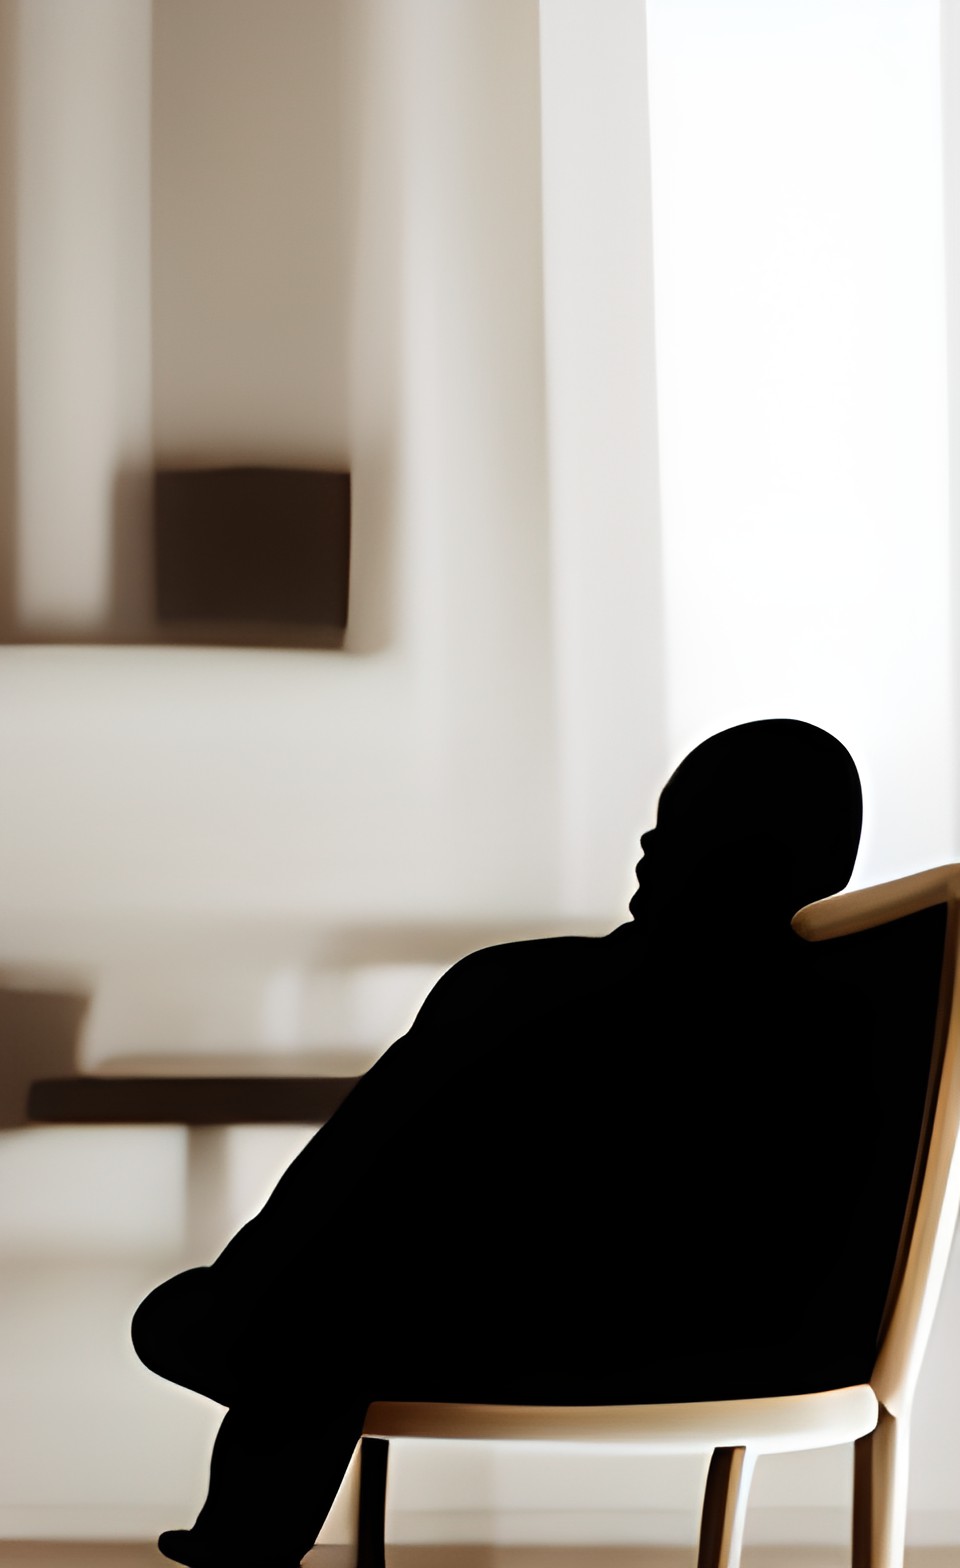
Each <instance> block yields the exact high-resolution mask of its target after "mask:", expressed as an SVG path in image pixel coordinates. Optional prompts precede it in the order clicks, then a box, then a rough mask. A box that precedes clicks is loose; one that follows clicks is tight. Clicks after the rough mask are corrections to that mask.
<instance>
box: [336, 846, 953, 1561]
mask: <svg viewBox="0 0 960 1568" xmlns="http://www.w3.org/2000/svg"><path fill="white" fill-rule="evenodd" d="M944 904H945V905H946V906H947V919H946V941H945V945H944V958H943V966H942V973H941V980H940V996H939V1004H938V1010H937V1022H936V1028H935V1039H934V1042H933V1047H932V1052H931V1069H930V1081H929V1088H928V1093H927V1100H926V1108H925V1110H924V1114H923V1124H922V1130H921V1135H920V1141H919V1142H920V1146H919V1148H918V1151H917V1156H916V1160H915V1164H914V1179H913V1183H912V1186H911V1190H910V1197H909V1200H908V1203H907V1212H906V1215H905V1219H904V1223H903V1229H902V1232H901V1241H900V1249H899V1252H898V1258H897V1264H896V1267H895V1271H894V1272H895V1277H894V1279H893V1281H892V1282H891V1287H890V1292H889V1295H888V1298H887V1311H886V1313H885V1321H884V1328H883V1331H882V1334H881V1340H880V1345H879V1351H878V1354H877V1358H876V1363H875V1366H874V1369H873V1374H872V1376H871V1378H870V1381H869V1382H868V1383H863V1384H861V1385H859V1386H857V1387H852V1388H836V1389H830V1390H828V1391H827V1392H823V1393H813V1394H810V1393H805V1394H795V1395H789V1394H785V1395H782V1396H777V1397H775V1398H764V1399H732V1400H731V1399H727V1400H721V1401H718V1400H713V1401H710V1402H706V1403H684V1404H661V1405H610V1406H591V1407H587V1406H573V1407H569V1406H568V1407H553V1406H547V1407H540V1406H517V1405H462V1404H412V1403H411V1404H400V1403H390V1404H387V1403H381V1404H375V1405H372V1406H371V1407H370V1410H369V1413H368V1416H367V1421H366V1425H365V1428H364V1437H363V1439H362V1441H361V1455H360V1461H361V1463H360V1508H359V1542H358V1557H357V1562H358V1568H383V1565H384V1514H385V1505H386V1481H387V1457H388V1449H389V1439H390V1438H392V1437H426V1438H452V1439H463V1438H469V1439H483V1440H492V1439H507V1440H510V1441H517V1440H523V1441H530V1442H535V1443H578V1444H582V1443H602V1444H607V1445H610V1444H616V1445H618V1446H622V1447H624V1448H626V1449H629V1450H630V1451H632V1452H635V1453H637V1454H643V1453H692V1452H697V1453H709V1452H712V1458H711V1460H710V1466H709V1471H708V1476H707V1484H706V1491H705V1495H704V1500H703V1509H702V1515H701V1527H700V1547H699V1568H737V1563H738V1561H739V1555H740V1546H741V1540H742V1535H743V1524H744V1516H745V1512H746V1504H747V1494H748V1491H749V1486H750V1478H751V1474H752V1471H753V1466H754V1463H755V1461H756V1459H757V1457H758V1456H759V1455H761V1454H773V1453H787V1452H790V1453H793V1452H799V1451H800V1450H803V1449H810V1448H826V1447H830V1446H831V1445H833V1444H837V1443H847V1442H853V1443H855V1445H856V1446H855V1460H854V1499H853V1568H900V1565H901V1564H902V1560H903V1546H904V1534H905V1525H906V1498H907V1468H908V1449H909V1433H910V1413H911V1404H912V1400H913V1394H914V1390H915V1387H916V1383H917V1376H918V1373H919V1370H920V1364H921V1362H922V1359H923V1355H924V1352H925V1350H926V1345H927V1340H928V1338H929V1335H930V1328H931V1325H932V1322H933V1316H934V1312H935V1309H936V1305H937V1300H938V1298H939V1295H940V1290H941V1286H942V1283H943V1276H944V1271H945V1269H946V1265H947V1257H948V1253H949V1249H950V1243H951V1239H952V1236H953V1232H954V1228H955V1225H956V1221H957V1212H958V1206H960V1159H958V1156H957V1148H958V1131H960V998H958V996H957V988H956V986H955V976H956V970H957V950H958V942H960V865H949V866H941V867H938V868H937V869H935V870H932V871H924V872H920V873H919V874H917V875H915V876H910V877H902V878H900V879H898V880H897V881H894V882H887V883H885V884H883V885H882V886H878V887H872V888H867V889H864V890H862V891H858V892H854V893H844V894H839V895H837V896H836V897H834V898H830V899H825V900H823V901H822V902H820V903H817V904H811V905H808V906H807V907H806V908H805V909H802V910H800V911H799V913H798V914H797V915H796V916H795V917H794V921H793V925H794V929H795V930H796V931H797V932H798V933H799V935H800V936H802V937H803V938H804V939H805V940H807V941H812V942H821V941H826V940H829V939H831V938H834V937H842V936H847V935H850V934H852V933H854V932H859V931H866V930H868V929H870V928H871V927H875V926H879V925H885V924H887V923H889V922H891V921H894V920H897V919H899V918H901V917H904V916H907V915H911V914H914V913H916V912H918V911H920V910H923V909H929V908H932V907H934V906H936V905H944Z"/></svg>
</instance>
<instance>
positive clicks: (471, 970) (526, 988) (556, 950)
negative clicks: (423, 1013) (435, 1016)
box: [428, 936, 603, 1011]
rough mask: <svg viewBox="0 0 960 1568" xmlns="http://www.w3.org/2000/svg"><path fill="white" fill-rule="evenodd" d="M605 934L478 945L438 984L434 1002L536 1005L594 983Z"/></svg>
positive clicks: (479, 1005) (484, 1007)
mask: <svg viewBox="0 0 960 1568" xmlns="http://www.w3.org/2000/svg"><path fill="white" fill-rule="evenodd" d="M602 942H603V939H602V938H598V937H588V936H551V937H536V938H532V939H528V940H526V941H518V942H499V943H496V944H494V945H493V946H492V947H481V948H477V949H476V950H475V951H474V952H472V953H467V954H466V956H465V957H464V958H461V959H460V960H459V961H458V962H457V963H455V964H454V965H453V966H452V967H451V968H450V969H448V970H447V972H446V974H445V975H444V976H443V977H442V979H441V980H439V981H438V983H437V985H436V986H435V987H434V989H433V991H432V993H431V996H430V998H428V1001H429V1002H430V1003H432V1004H433V1007H434V1008H436V1007H437V1006H438V1005H439V1006H441V1007H444V1006H447V1005H449V1006H451V1007H454V1008H456V1009H458V1010H460V1009H462V1008H463V1007H465V1006H466V1007H468V1008H474V1007H475V1008H477V1009H478V1010H482V1011H486V1010H487V1008H493V1009H499V1008H501V1007H502V1005H503V1004H504V1003H505V1002H506V1001H510V1002H511V1003H516V1002H517V1001H519V1000H521V999H523V998H526V999H528V1000H529V1002H530V1003H532V1004H535V1003H539V1002H543V1001H547V1002H549V1001H552V1000H554V999H555V998H557V997H558V996H560V995H562V994H563V993H568V994H569V993H570V992H571V991H577V990H580V989H582V988H583V987H584V986H589V985H591V984H592V983H593V980H594V978H595V976H596V974H597V971H598V969H599V968H601V967H602V962H603V953H602Z"/></svg>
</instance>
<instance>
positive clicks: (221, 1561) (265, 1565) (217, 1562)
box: [157, 1530, 300, 1568]
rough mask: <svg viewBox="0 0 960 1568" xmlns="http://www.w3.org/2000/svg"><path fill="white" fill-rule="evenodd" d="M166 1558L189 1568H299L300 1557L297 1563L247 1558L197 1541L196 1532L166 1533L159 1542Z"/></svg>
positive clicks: (294, 1561)
mask: <svg viewBox="0 0 960 1568" xmlns="http://www.w3.org/2000/svg"><path fill="white" fill-rule="evenodd" d="M157 1546H158V1547H159V1548H160V1550H161V1552H162V1553H163V1555H164V1557H169V1558H170V1559H171V1561H172V1562H175V1563H185V1564H186V1568H300V1558H299V1557H298V1558H296V1560H294V1559H293V1558H291V1557H285V1558H284V1559H283V1560H282V1561H281V1560H280V1559H279V1558H276V1557H271V1558H267V1557H265V1556H258V1557H257V1558H256V1559H255V1560H254V1559H253V1558H247V1557H245V1556H244V1555H243V1553H242V1551H241V1552H238V1551H236V1550H235V1549H231V1548H230V1547H229V1546H226V1545H224V1546H221V1547H215V1546H213V1545H211V1544H210V1543H209V1542H206V1541H203V1540H201V1539H199V1538H198V1536H197V1532H196V1531H195V1530H164V1532H163V1534H162V1535H161V1537H160V1539H159V1540H158V1542H157Z"/></svg>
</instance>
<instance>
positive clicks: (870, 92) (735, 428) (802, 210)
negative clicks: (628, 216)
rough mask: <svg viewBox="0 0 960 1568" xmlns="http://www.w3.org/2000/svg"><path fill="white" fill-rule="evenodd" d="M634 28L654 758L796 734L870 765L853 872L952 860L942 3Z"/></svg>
mask: <svg viewBox="0 0 960 1568" xmlns="http://www.w3.org/2000/svg"><path fill="white" fill-rule="evenodd" d="M948 9H949V11H950V13H955V7H953V6H952V5H951V6H950V7H949V8H948ZM647 18H648V64H649V91H650V121H651V140H652V171H653V179H652V193H653V199H652V240H653V253H654V278H655V283H654V294H655V319H656V344H657V368H658V419H659V433H660V461H661V504H662V549H663V560H664V575H663V590H664V616H665V632H664V640H663V659H664V664H663V668H664V680H665V690H666V703H667V715H668V720H667V723H668V734H669V745H670V748H671V750H672V751H673V752H674V753H675V754H676V753H680V752H682V751H684V750H685V749H686V748H687V746H688V745H689V744H690V742H691V741H693V740H695V739H697V738H698V737H699V736H700V735H702V734H705V733H708V732H709V731H711V730H713V729H715V728H717V727H718V726H719V725H720V724H722V723H726V722H732V721H736V720H739V719H741V718H747V717H750V716H752V715H754V714H761V713H776V712H781V713H788V714H794V715H797V716H802V717H807V718H809V719H811V720H813V721H814V722H816V723H820V724H823V725H825V726H826V727H827V728H829V729H832V730H834V731H835V733H837V734H838V735H839V736H841V737H842V738H843V739H844V741H845V742H846V743H847V744H848V745H849V746H850V748H851V750H852V751H853V753H854V755H855V756H856V758H857V761H858V763H859V765H860V768H861V773H862V775H863V780H864V786H865V795H866V819H865V834H864V844H863V850H862V853H861V860H860V864H859V866H858V873H857V875H858V879H860V880H870V879H872V878H873V877H875V876H879V875H885V874H895V873H897V872H900V871H907V870H909V869H911V868H913V867H916V866H920V865H923V864H927V863H936V862H937V861H941V860H945V859H949V858H951V857H952V856H953V855H955V854H956V853H957V851H958V849H960V845H958V843H957V831H956V817H955V809H954V805H953V794H954V783H953V751H954V744H955V734H954V732H955V719H954V706H953V698H952V691H953V668H952V665H953V653H952V646H953V620H952V617H953V605H952V596H951V544H950V531H949V527H948V441H947V432H948V420H947V356H946V347H945V345H946V301H945V281H946V270H945V254H944V198H945V193H946V197H947V200H948V201H950V200H953V201H955V199H956V198H955V196H954V195H953V193H952V192H951V191H950V189H949V187H948V186H945V184H944V180H943V168H944V160H943V153H942V142H943V133H944V125H945V124H946V123H947V122H946V121H943V120H942V119H941V94H940V85H941V18H940V6H939V4H938V3H937V0H881V3H872V0H871V3H867V0H803V4H794V3H788V0H776V3H773V4H771V3H769V0H723V3H721V4H717V3H716V0H648V5H647ZM957 80H958V78H957V76H956V72H953V73H950V72H949V71H948V72H946V73H945V75H944V81H945V83H946V85H947V90H948V91H949V90H950V88H951V85H952V83H953V82H956V81H957ZM954 157H955V155H954ZM950 284H951V287H952V288H953V289H956V281H955V279H952V278H951V280H950Z"/></svg>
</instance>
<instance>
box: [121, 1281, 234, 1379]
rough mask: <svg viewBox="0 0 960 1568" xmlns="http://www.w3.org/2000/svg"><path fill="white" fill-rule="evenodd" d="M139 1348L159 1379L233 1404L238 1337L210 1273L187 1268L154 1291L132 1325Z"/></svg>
mask: <svg viewBox="0 0 960 1568" xmlns="http://www.w3.org/2000/svg"><path fill="white" fill-rule="evenodd" d="M130 1337H131V1339H132V1340H133V1348H134V1350H135V1351H136V1353H137V1355H138V1356H139V1357H140V1360H141V1361H142V1362H143V1364H144V1366H146V1367H149V1369H150V1371H151V1372H156V1374H157V1375H158V1377H164V1378H167V1379H168V1381H169V1382H171V1383H179V1384H180V1385H181V1386H182V1387H184V1388H192V1389H195V1390H196V1391H197V1392H198V1393H201V1394H206V1395H207V1397H208V1398H210V1399H214V1400H216V1401H217V1403H218V1404H229V1403H230V1400H229V1398H228V1397H227V1395H228V1393H229V1384H230V1382H231V1379H230V1376H229V1370H228V1367H229V1355H228V1353H227V1352H228V1346H229V1344H230V1341H231V1339H232V1336H231V1335H230V1334H229V1332H228V1327H227V1324H226V1323H225V1322H224V1312H223V1310H222V1309H221V1308H220V1306H219V1304H218V1301H217V1298H216V1293H215V1291H214V1288H213V1285H212V1281H211V1279H210V1270H209V1269H205V1268H197V1269H187V1270H186V1271H185V1272H184V1273H183V1274H175V1275H174V1277H173V1278H172V1279H168V1280H165V1281H164V1283H163V1284H162V1285H158V1286H157V1288H156V1290H152V1291H151V1292H150V1294H149V1296H147V1297H146V1298H145V1299H144V1300H143V1301H142V1302H141V1303H140V1305H139V1307H138V1308H137V1310H136V1312H135V1313H134V1315H133V1321H132V1323H131V1325H130Z"/></svg>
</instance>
